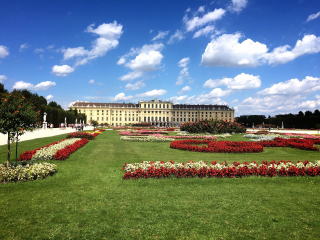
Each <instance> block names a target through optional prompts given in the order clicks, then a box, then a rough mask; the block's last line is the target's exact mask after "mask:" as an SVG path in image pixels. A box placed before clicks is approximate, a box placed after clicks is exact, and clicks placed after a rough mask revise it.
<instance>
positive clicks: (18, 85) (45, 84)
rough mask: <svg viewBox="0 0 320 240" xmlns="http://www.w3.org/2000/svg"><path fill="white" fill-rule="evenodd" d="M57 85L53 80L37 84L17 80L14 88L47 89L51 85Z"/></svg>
mask: <svg viewBox="0 0 320 240" xmlns="http://www.w3.org/2000/svg"><path fill="white" fill-rule="evenodd" d="M55 85H56V83H55V82H51V81H44V82H40V83H38V84H36V85H34V84H32V83H28V82H24V81H18V82H15V84H14V85H13V87H12V88H13V89H17V90H21V89H29V90H36V91H41V90H47V89H49V88H50V87H54V86H55Z"/></svg>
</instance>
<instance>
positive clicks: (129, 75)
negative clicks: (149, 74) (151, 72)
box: [119, 72, 143, 81]
mask: <svg viewBox="0 0 320 240" xmlns="http://www.w3.org/2000/svg"><path fill="white" fill-rule="evenodd" d="M142 75H143V73H142V72H129V73H127V74H125V75H123V76H121V77H120V78H119V79H120V80H121V81H131V80H134V79H137V78H140V77H142Z"/></svg>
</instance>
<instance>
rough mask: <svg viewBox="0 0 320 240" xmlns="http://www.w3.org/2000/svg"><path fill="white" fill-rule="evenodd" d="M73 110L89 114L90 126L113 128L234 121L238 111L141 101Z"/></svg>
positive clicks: (80, 105)
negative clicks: (140, 124) (94, 124)
mask: <svg viewBox="0 0 320 240" xmlns="http://www.w3.org/2000/svg"><path fill="white" fill-rule="evenodd" d="M71 109H75V110H77V111H78V112H79V113H84V114H86V116H87V122H88V123H90V121H92V120H95V121H97V122H98V123H99V124H101V123H106V124H109V125H111V126H125V125H130V124H135V123H151V124H152V125H157V126H178V125H180V124H181V123H184V122H194V121H198V120H205V119H217V120H225V121H234V110H233V109H232V108H229V107H228V106H225V105H191V104H173V103H172V102H168V101H160V100H151V101H140V102H139V103H138V104H133V103H89V102H76V103H74V104H73V105H72V106H71Z"/></svg>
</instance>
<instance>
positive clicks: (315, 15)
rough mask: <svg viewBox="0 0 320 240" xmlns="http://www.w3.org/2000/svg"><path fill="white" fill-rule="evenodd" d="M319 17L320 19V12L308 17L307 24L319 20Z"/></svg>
mask: <svg viewBox="0 0 320 240" xmlns="http://www.w3.org/2000/svg"><path fill="white" fill-rule="evenodd" d="M319 17H320V11H319V12H317V13H313V14H310V15H309V16H308V18H307V22H310V21H312V20H315V19H317V18H319Z"/></svg>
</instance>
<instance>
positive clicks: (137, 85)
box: [125, 81, 145, 90]
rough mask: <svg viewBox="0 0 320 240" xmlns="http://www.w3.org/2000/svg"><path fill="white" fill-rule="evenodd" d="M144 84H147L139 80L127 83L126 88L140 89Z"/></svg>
mask: <svg viewBox="0 0 320 240" xmlns="http://www.w3.org/2000/svg"><path fill="white" fill-rule="evenodd" d="M144 86H145V84H144V82H143V81H138V82H135V83H127V85H126V86H125V89H126V90H138V89H140V88H142V87H144Z"/></svg>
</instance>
